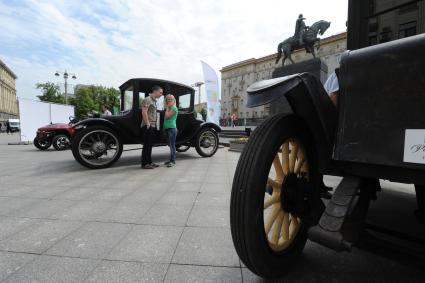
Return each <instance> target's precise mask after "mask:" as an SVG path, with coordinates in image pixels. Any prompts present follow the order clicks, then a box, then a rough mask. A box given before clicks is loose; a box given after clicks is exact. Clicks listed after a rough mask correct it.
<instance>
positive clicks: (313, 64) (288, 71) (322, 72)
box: [272, 58, 328, 84]
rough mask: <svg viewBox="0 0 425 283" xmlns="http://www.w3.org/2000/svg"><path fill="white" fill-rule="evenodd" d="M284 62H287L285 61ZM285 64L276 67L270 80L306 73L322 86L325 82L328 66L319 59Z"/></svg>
mask: <svg viewBox="0 0 425 283" xmlns="http://www.w3.org/2000/svg"><path fill="white" fill-rule="evenodd" d="M286 62H289V61H288V60H287V61H286ZM287 64H288V65H285V66H282V67H277V68H276V69H275V70H274V71H273V73H272V78H278V77H284V76H289V75H293V74H297V73H305V72H308V73H310V74H312V75H313V76H315V77H316V78H317V79H318V80H319V81H320V82H321V83H322V84H324V83H325V81H326V78H327V75H328V66H327V65H326V64H325V63H324V62H323V61H322V60H321V59H320V58H316V59H311V60H307V61H302V62H299V63H295V64H292V63H287Z"/></svg>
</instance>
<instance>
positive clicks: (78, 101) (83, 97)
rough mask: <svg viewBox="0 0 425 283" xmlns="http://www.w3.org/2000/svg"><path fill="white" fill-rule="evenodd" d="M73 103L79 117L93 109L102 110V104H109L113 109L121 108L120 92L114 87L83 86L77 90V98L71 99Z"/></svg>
mask: <svg viewBox="0 0 425 283" xmlns="http://www.w3.org/2000/svg"><path fill="white" fill-rule="evenodd" d="M71 104H73V105H74V106H75V115H76V116H77V118H82V117H84V116H87V115H88V114H89V113H90V112H93V111H96V112H101V111H102V105H107V106H108V107H109V108H110V109H111V111H112V110H113V109H114V107H118V108H119V104H120V92H119V90H117V89H115V88H112V87H110V88H107V87H104V86H94V85H93V86H83V87H80V88H78V89H77V90H76V92H75V98H73V99H72V100H71ZM114 114H116V113H114Z"/></svg>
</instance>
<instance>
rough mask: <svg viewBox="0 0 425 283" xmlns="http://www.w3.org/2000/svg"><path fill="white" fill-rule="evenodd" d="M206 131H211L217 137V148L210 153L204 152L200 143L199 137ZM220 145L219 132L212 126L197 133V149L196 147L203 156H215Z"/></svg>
mask: <svg viewBox="0 0 425 283" xmlns="http://www.w3.org/2000/svg"><path fill="white" fill-rule="evenodd" d="M205 132H211V133H212V134H213V135H214V137H215V139H216V147H215V149H214V150H213V151H212V152H211V153H209V154H206V153H204V152H203V151H202V148H201V145H200V142H199V139H200V137H201V135H202V134H203V133H205ZM218 146H219V139H218V134H217V132H216V131H215V130H213V129H211V128H203V129H201V130H200V131H199V133H198V134H197V135H196V143H195V149H196V152H197V153H198V154H199V155H200V156H202V157H211V156H213V155H214V154H215V153H216V152H217V150H218Z"/></svg>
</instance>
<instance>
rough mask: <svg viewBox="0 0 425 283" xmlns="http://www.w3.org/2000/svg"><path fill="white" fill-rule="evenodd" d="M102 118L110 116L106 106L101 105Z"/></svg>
mask: <svg viewBox="0 0 425 283" xmlns="http://www.w3.org/2000/svg"><path fill="white" fill-rule="evenodd" d="M102 112H103V116H112V113H111V111H109V109H108V106H106V105H102Z"/></svg>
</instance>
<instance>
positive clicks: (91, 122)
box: [73, 118, 131, 140]
mask: <svg viewBox="0 0 425 283" xmlns="http://www.w3.org/2000/svg"><path fill="white" fill-rule="evenodd" d="M98 125H99V126H105V127H108V128H111V129H112V130H114V131H115V132H116V133H117V134H118V136H119V137H120V138H121V139H122V140H131V137H129V136H128V134H126V133H125V132H124V131H123V130H122V129H120V128H119V127H117V125H116V124H115V123H113V122H112V121H109V120H107V119H104V118H89V119H85V120H82V121H80V122H78V123H76V124H75V125H74V126H73V128H74V129H75V130H76V131H80V130H82V129H85V128H87V127H91V126H98Z"/></svg>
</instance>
